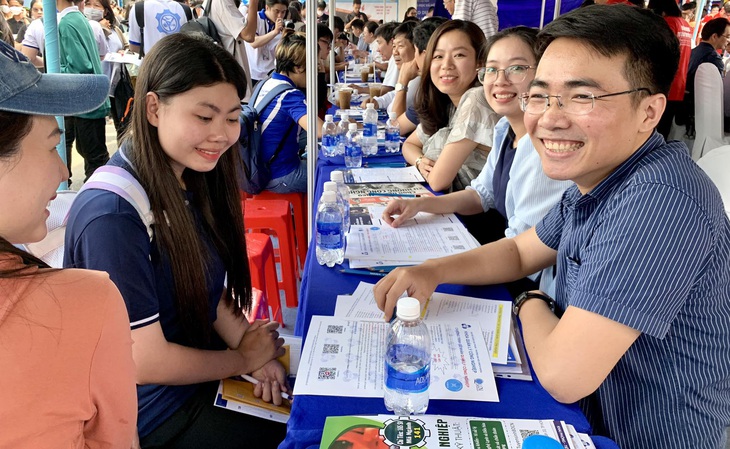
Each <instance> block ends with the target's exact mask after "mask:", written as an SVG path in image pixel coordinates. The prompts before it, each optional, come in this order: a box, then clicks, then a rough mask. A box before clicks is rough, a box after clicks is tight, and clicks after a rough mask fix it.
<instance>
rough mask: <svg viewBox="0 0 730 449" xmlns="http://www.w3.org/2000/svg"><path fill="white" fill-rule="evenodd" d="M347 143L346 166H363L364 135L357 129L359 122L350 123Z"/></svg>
mask: <svg viewBox="0 0 730 449" xmlns="http://www.w3.org/2000/svg"><path fill="white" fill-rule="evenodd" d="M347 129H348V131H347V136H345V138H346V140H347V141H346V143H345V167H347V168H356V167H362V135H361V134H360V131H358V130H357V123H350V124H349V125H348V128H347Z"/></svg>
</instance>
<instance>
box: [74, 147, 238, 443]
mask: <svg viewBox="0 0 730 449" xmlns="http://www.w3.org/2000/svg"><path fill="white" fill-rule="evenodd" d="M109 165H113V166H118V167H122V168H124V169H126V170H127V171H129V172H130V173H133V171H132V170H131V168H130V166H129V165H128V164H127V163H126V162H125V161H124V159H123V158H122V157H121V156H120V154H119V153H117V154H115V155H114V156H113V157H112V158H111V160H110V161H109ZM185 194H186V196H187V200H188V202H189V204H190V206H189V207H190V210H191V212H192V213H193V216H194V218H195V222H196V224H197V225H198V228H199V234H200V235H201V237H202V238H203V241H204V242H205V243H206V245H207V247H208V250H209V253H210V261H209V265H208V267H207V268H208V270H207V278H208V285H209V288H208V292H209V296H208V303H209V309H208V320H209V321H210V322H211V323H212V322H213V321H215V319H216V308H217V306H218V301H219V299H220V297H221V294H222V293H223V281H224V278H225V268H224V265H223V261H222V260H221V259H220V257H219V255H218V252H217V251H216V249H215V247H214V246H213V244H212V242H211V241H210V239H209V238H208V237H207V232H206V231H204V230H203V227H202V225H201V223H202V222H201V215H200V212H199V211H198V209H197V208H195V207H194V206H192V204H193V203H192V195H191V194H189V193H188V192H185ZM155 226H160V224H159V223H157V224H155V225H153V229H154V227H155ZM64 250H65V253H64V261H63V263H64V266H65V267H73V268H89V269H93V270H100V271H106V272H107V273H109V276H110V277H111V279H112V281H114V283H115V284H116V286H117V288H118V289H119V291H120V292H121V294H122V297H123V298H124V302H125V303H126V305H127V312H128V313H129V319H130V323H131V328H132V330H134V329H139V328H142V327H144V326H147V325H149V324H152V323H155V322H158V321H159V323H160V326H161V327H162V331H163V333H164V335H165V339H167V341H169V342H171V343H177V344H181V345H185V346H190V344H189V342H188V341H187V339H186V338H185V336H184V334H183V329H182V325H181V323H180V321H179V317H178V313H177V308H176V302H175V298H174V284H173V278H172V268H171V266H170V261H169V259H168V257H167V254H166V252H165V251H164V250H161V248H160V246H159V244H158V242H157V239H156V238H153V239H152V241H151V242H150V239H149V236H148V234H147V230H146V228H145V226H144V223H143V222H142V219H141V218H140V217H139V215H138V214H137V211H136V210H135V209H134V207H133V206H132V205H131V204H129V203H128V202H127V201H126V200H125V199H123V198H122V197H120V196H118V195H117V194H115V193H112V192H108V191H104V190H91V189H90V190H86V191H83V192H81V193H80V194H79V195H78V196H77V197H76V199H75V200H74V203H73V205H72V207H71V211H70V214H69V219H68V227H67V229H66V237H65V248H64ZM206 349H225V344H224V343H223V342H222V341H221V340H220V339H219V338H217V336H215V335H214V339H213V341H212V342H211V343H210V345H209V347H208V348H206ZM197 388H198V386H197V385H182V386H170V385H138V386H137V399H138V409H139V413H138V422H137V427H138V429H139V436H140V437H144V436H146V435H148V434H149V433H150V432H151V431H153V430H154V429H155V428H157V427H158V426H159V425H160V424H162V423H163V422H164V421H165V420H166V419H167V418H169V417H170V416H171V415H172V414H173V413H174V412H175V411H176V410H177V409H178V408H180V406H182V404H183V403H184V402H185V400H187V399H188V398H189V397H190V396H192V395H193V393H194V392H195V391H196V390H197ZM212 400H213V399H212V398H211V401H212Z"/></svg>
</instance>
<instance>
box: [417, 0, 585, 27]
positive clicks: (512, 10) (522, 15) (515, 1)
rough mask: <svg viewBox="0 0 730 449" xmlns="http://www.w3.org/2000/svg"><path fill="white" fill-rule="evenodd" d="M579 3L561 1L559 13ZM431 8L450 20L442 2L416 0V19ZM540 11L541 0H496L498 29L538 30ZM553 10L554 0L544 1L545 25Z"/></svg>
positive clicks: (438, 0)
mask: <svg viewBox="0 0 730 449" xmlns="http://www.w3.org/2000/svg"><path fill="white" fill-rule="evenodd" d="M456 1H459V0H456ZM477 1H491V0H477ZM581 3H583V0H563V1H562V5H561V7H560V12H561V13H563V14H565V13H566V12H568V11H572V10H573V9H575V8H577V7H578V6H580V4H581ZM431 6H435V8H436V9H435V11H434V15H435V16H441V17H447V18H450V16H449V13H448V12H447V11H446V9H444V2H443V0H418V17H421V18H423V17H424V16H425V15H426V12H428V8H429V7H431ZM541 9H542V0H498V1H497V15H498V16H499V29H500V30H502V29H505V28H509V27H513V26H517V25H524V26H529V27H534V28H538V27H539V26H540V10H541ZM554 10H555V0H546V2H545V25H547V24H548V23H550V21H552V20H553V14H554Z"/></svg>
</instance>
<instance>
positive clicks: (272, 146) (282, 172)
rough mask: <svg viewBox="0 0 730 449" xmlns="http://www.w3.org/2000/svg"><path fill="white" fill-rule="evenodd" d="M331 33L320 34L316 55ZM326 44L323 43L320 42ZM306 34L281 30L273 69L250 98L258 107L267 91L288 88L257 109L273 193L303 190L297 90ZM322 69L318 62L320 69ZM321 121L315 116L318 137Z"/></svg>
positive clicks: (303, 116)
mask: <svg viewBox="0 0 730 449" xmlns="http://www.w3.org/2000/svg"><path fill="white" fill-rule="evenodd" d="M331 38H332V34H331V32H330V34H329V36H320V37H319V41H320V56H319V57H320V58H321V57H322V55H321V54H322V53H323V52H326V51H327V50H322V47H324V48H325V49H328V48H329V43H330V42H331V40H332V39H331ZM323 43H324V44H327V45H323ZM306 63H307V55H306V37H305V35H304V33H299V32H295V31H294V30H291V29H288V28H287V29H286V30H284V33H283V36H282V38H281V42H280V43H279V46H278V47H277V48H276V69H275V71H274V73H273V74H272V75H271V77H270V78H269V79H267V80H266V81H265V82H264V83H263V86H261V91H260V92H259V93H258V95H255V94H254V95H255V96H254V95H252V98H251V101H252V102H253V104H254V106H256V107H258V105H259V102H261V100H263V99H264V97H265V96H266V94H267V93H269V92H271V90H273V89H274V88H275V87H277V86H280V85H286V86H289V87H290V89H289V90H286V91H284V92H283V93H281V94H279V95H277V96H276V97H274V99H273V100H272V101H271V103H269V104H268V106H266V107H265V108H264V109H263V110H262V111H261V112H260V114H261V115H260V117H261V123H263V125H262V130H261V148H263V149H264V160H266V161H270V166H271V181H270V182H269V184H268V185H267V186H266V190H271V191H272V192H277V193H289V192H306V191H307V161H306V160H304V159H301V158H300V157H299V142H298V137H297V136H298V134H299V129H300V128H301V129H303V130H304V131H308V129H307V102H306V100H307V98H306V96H305V95H304V92H302V91H301V90H300V89H305V88H306V87H307V71H306ZM323 70H324V68H323V67H322V66H321V65H320V71H323ZM322 124H323V122H322V120H321V119H319V118H317V137H321V133H322V132H321V130H322Z"/></svg>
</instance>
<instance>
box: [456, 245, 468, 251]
mask: <svg viewBox="0 0 730 449" xmlns="http://www.w3.org/2000/svg"><path fill="white" fill-rule="evenodd" d="M465 249H466V248H465V247H464V245H454V250H457V251H463V250H465Z"/></svg>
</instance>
